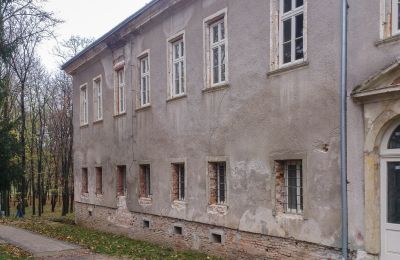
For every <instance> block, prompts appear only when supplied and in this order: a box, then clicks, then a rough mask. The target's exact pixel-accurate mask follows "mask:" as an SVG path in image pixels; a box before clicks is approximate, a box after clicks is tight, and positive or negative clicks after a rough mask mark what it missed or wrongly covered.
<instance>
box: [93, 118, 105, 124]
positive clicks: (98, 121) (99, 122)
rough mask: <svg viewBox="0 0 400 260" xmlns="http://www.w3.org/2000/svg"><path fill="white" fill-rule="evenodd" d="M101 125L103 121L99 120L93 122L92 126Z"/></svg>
mask: <svg viewBox="0 0 400 260" xmlns="http://www.w3.org/2000/svg"><path fill="white" fill-rule="evenodd" d="M101 123H103V119H99V120H96V121H93V124H94V125H97V124H101Z"/></svg>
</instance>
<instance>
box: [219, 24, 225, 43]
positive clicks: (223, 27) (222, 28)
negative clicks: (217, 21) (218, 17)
mask: <svg viewBox="0 0 400 260" xmlns="http://www.w3.org/2000/svg"><path fill="white" fill-rule="evenodd" d="M220 26H221V40H223V39H225V23H224V22H222V23H221V25H220Z"/></svg>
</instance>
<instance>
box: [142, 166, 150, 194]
mask: <svg viewBox="0 0 400 260" xmlns="http://www.w3.org/2000/svg"><path fill="white" fill-rule="evenodd" d="M150 187H151V185H150V164H142V165H140V197H145V198H148V197H150V195H151V190H150Z"/></svg>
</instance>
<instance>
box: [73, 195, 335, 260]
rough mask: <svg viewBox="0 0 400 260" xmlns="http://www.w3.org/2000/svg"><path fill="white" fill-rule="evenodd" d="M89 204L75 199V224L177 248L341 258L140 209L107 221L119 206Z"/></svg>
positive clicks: (240, 255) (239, 255) (234, 255)
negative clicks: (217, 236) (216, 234)
mask: <svg viewBox="0 0 400 260" xmlns="http://www.w3.org/2000/svg"><path fill="white" fill-rule="evenodd" d="M88 207H92V206H90V205H89V204H83V203H79V202H75V214H76V221H77V223H78V224H80V225H84V226H87V227H91V228H95V229H100V230H104V231H107V232H113V233H118V234H124V235H126V236H129V237H131V238H134V239H139V240H146V241H150V242H154V243H157V244H160V245H164V246H169V247H173V248H176V249H194V250H200V251H202V252H205V253H207V254H210V255H218V256H221V257H225V258H228V259H307V260H313V259H315V260H316V259H340V250H338V249H335V248H331V247H326V246H322V245H317V244H313V243H308V242H303V241H298V240H294V239H291V238H280V237H272V236H267V235H262V234H255V233H250V232H244V231H238V230H233V229H229V228H224V227H216V226H213V225H208V224H202V223H197V222H191V221H185V220H178V219H174V218H169V217H160V216H155V215H149V214H143V213H135V212H129V213H128V214H126V215H124V216H123V218H126V220H125V221H126V222H125V221H124V223H125V224H126V223H128V225H129V228H127V227H123V225H121V224H118V219H117V218H114V219H113V221H110V218H111V216H114V215H116V214H119V213H118V212H117V211H118V210H116V209H112V208H106V207H101V206H96V207H94V208H93V212H92V215H91V216H90V215H89V214H88V210H87V209H88ZM124 213H127V212H126V211H125V212H124ZM144 219H145V220H148V221H150V223H151V225H150V226H149V228H146V229H144V228H143V220H144ZM177 223H179V225H180V226H182V227H184V229H183V233H182V235H179V236H177V235H174V226H175V225H176V224H177ZM212 230H219V231H220V232H221V234H223V235H224V237H223V239H224V243H215V242H213V240H212V239H210V234H211V231H212Z"/></svg>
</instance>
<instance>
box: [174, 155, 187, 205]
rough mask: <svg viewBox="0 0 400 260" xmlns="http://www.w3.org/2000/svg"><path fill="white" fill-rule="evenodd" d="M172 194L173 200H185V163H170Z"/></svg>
mask: <svg viewBox="0 0 400 260" xmlns="http://www.w3.org/2000/svg"><path fill="white" fill-rule="evenodd" d="M172 168H173V173H172V174H173V176H172V181H173V183H172V193H173V194H172V196H173V200H181V201H183V200H185V164H184V163H174V164H172Z"/></svg>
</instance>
